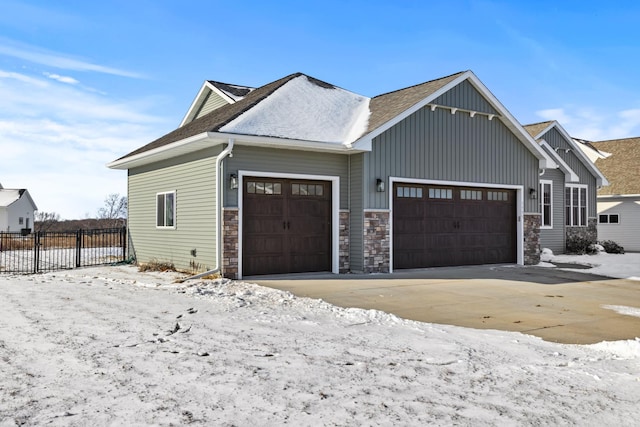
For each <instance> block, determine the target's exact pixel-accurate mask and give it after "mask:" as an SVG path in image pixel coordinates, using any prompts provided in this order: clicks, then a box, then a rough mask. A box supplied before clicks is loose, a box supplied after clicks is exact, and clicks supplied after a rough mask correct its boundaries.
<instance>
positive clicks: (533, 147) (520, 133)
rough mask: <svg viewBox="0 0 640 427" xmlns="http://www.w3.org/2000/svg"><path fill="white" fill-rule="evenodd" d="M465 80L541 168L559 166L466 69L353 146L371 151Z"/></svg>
mask: <svg viewBox="0 0 640 427" xmlns="http://www.w3.org/2000/svg"><path fill="white" fill-rule="evenodd" d="M465 80H469V82H470V83H471V84H472V85H473V87H474V88H475V89H476V90H478V91H479V92H480V93H481V94H482V95H483V96H484V97H485V99H486V100H487V101H488V102H489V104H491V106H492V107H493V108H494V109H496V110H497V111H498V113H499V114H498V115H497V116H498V118H499V119H500V120H502V122H503V123H504V124H505V125H506V126H507V128H509V129H510V130H511V131H512V132H513V133H514V134H515V135H516V136H517V137H518V138H519V139H520V141H521V142H522V143H523V144H524V145H525V146H526V147H527V149H529V151H531V153H533V155H534V156H535V157H536V158H537V159H538V161H539V167H540V168H541V169H555V168H557V167H558V165H556V163H555V162H554V161H553V160H552V159H551V157H550V156H548V155H547V153H545V152H544V150H543V149H542V148H540V146H539V145H538V144H537V143H536V142H535V140H534V139H533V138H532V137H531V135H529V133H528V132H527V131H526V130H524V128H523V127H522V125H521V124H520V123H519V122H518V121H517V120H516V119H515V118H514V117H513V116H512V115H511V113H509V111H508V110H507V109H506V108H505V107H504V106H503V105H502V103H501V102H500V101H498V99H497V98H496V97H495V96H494V95H493V94H492V93H491V92H490V91H489V89H488V88H487V87H486V86H485V85H484V84H483V83H482V82H481V81H480V79H478V77H477V76H476V75H475V74H473V72H472V71H465V72H464V73H462V74H461V75H460V76H458V77H457V78H455V79H454V80H452V81H450V82H449V83H447V84H446V85H444V86H442V87H441V88H440V89H438V90H437V91H435V92H433V93H432V94H431V95H429V96H428V97H426V98H424V99H423V100H422V101H420V102H418V103H416V104H414V105H413V106H412V107H410V108H408V109H407V110H405V111H403V112H402V113H401V114H399V115H397V116H396V117H394V118H393V119H391V120H389V121H387V122H386V123H384V124H383V125H382V126H379V127H378V128H377V129H374V130H373V131H372V132H370V133H368V134H366V135H363V136H362V137H360V138H359V139H358V140H356V141H355V142H354V143H353V144H352V147H353V148H356V149H360V150H362V151H371V143H372V141H373V139H374V138H375V137H376V136H378V135H380V134H381V133H382V132H384V131H386V130H387V129H389V128H390V127H392V126H394V125H396V124H397V123H399V122H401V121H402V120H404V119H405V118H407V117H409V116H410V115H411V114H413V113H415V112H416V111H418V110H419V109H421V108H423V107H424V106H426V105H427V104H429V103H431V101H433V100H434V99H436V98H438V97H439V96H441V95H442V94H444V93H446V92H448V91H449V90H451V89H453V88H454V87H456V86H457V85H459V84H460V83H462V82H463V81H465Z"/></svg>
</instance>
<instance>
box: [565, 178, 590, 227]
mask: <svg viewBox="0 0 640 427" xmlns="http://www.w3.org/2000/svg"><path fill="white" fill-rule="evenodd" d="M564 199H565V208H566V214H565V216H566V222H565V224H566V225H568V226H571V227H586V226H587V186H586V185H567V186H566V187H565V196H564Z"/></svg>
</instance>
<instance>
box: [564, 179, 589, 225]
mask: <svg viewBox="0 0 640 427" xmlns="http://www.w3.org/2000/svg"><path fill="white" fill-rule="evenodd" d="M564 188H565V190H564V206H563V208H564V211H565V216H566V214H567V188H579V189H582V188H584V189H585V190H586V195H585V201H584V208H585V216H584V217H585V221H586V224H580V225H574V221H573V207H574V206H573V197H571V204H570V206H569V207H570V209H569V225H567V218H565V220H564V223H565V227H587V226H588V225H589V186H588V185H587V184H565V186H564ZM571 192H572V193H573V190H572V191H571ZM579 209H580V192H578V215H579V212H580V211H579Z"/></svg>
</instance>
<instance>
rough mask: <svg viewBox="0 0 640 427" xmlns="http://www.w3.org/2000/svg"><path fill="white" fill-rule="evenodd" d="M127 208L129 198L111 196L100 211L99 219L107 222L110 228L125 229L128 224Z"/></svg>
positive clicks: (117, 195)
mask: <svg viewBox="0 0 640 427" xmlns="http://www.w3.org/2000/svg"><path fill="white" fill-rule="evenodd" d="M127 207H128V201H127V196H120V194H118V193H112V194H109V195H108V196H107V197H106V199H104V206H103V207H101V208H100V209H99V210H98V218H99V219H102V220H106V221H105V223H106V224H107V225H108V226H109V227H123V226H124V225H125V224H126V218H127Z"/></svg>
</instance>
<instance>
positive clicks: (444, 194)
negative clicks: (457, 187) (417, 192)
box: [429, 188, 453, 199]
mask: <svg viewBox="0 0 640 427" xmlns="http://www.w3.org/2000/svg"><path fill="white" fill-rule="evenodd" d="M429 198H430V199H453V192H452V190H451V189H450V188H430V189H429Z"/></svg>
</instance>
